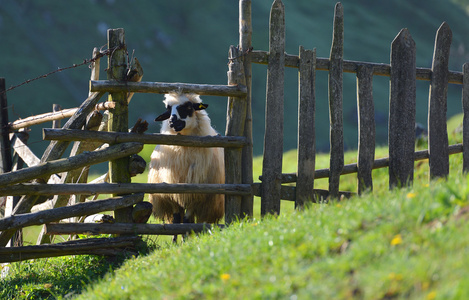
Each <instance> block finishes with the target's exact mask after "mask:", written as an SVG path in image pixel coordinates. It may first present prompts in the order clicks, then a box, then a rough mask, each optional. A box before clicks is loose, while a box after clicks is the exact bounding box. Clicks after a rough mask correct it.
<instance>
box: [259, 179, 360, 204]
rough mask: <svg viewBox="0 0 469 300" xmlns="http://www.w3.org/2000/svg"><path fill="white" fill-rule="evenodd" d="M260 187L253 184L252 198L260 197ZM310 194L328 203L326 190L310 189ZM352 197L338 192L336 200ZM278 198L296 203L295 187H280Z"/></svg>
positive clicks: (349, 193)
mask: <svg viewBox="0 0 469 300" xmlns="http://www.w3.org/2000/svg"><path fill="white" fill-rule="evenodd" d="M261 185H262V183H259V182H255V183H253V185H252V190H253V194H254V196H259V197H260V196H261ZM310 193H311V194H314V198H315V199H316V200H317V201H318V202H319V203H324V202H327V201H328V199H327V198H329V191H328V190H322V189H311V192H310ZM354 195H356V193H352V192H341V191H339V198H338V200H341V199H342V198H350V197H352V196H354ZM280 197H281V199H282V200H287V201H296V187H294V186H286V185H282V188H281V190H280Z"/></svg>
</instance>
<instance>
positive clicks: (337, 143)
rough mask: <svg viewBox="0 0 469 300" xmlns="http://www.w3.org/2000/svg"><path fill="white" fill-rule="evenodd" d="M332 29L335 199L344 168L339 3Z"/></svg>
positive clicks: (332, 178) (332, 183)
mask: <svg viewBox="0 0 469 300" xmlns="http://www.w3.org/2000/svg"><path fill="white" fill-rule="evenodd" d="M333 26H334V29H333V37H332V46H331V52H330V57H329V60H330V65H329V122H330V170H331V172H330V176H329V193H330V196H331V197H332V198H337V197H338V193H339V182H340V173H341V172H342V168H343V167H344V128H343V108H342V106H343V104H342V101H343V91H342V88H343V56H344V10H343V7H342V4H341V3H340V2H339V3H337V4H336V6H335V12H334V25H333Z"/></svg>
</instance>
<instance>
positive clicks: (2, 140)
mask: <svg viewBox="0 0 469 300" xmlns="http://www.w3.org/2000/svg"><path fill="white" fill-rule="evenodd" d="M0 132H1V136H0V173H6V172H10V171H11V169H12V167H13V166H12V165H13V162H12V156H11V142H10V134H9V132H8V102H7V94H6V87H5V78H0Z"/></svg>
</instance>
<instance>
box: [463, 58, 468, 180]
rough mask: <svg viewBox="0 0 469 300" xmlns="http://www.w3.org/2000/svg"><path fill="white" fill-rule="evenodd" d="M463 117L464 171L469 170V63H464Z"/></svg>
mask: <svg viewBox="0 0 469 300" xmlns="http://www.w3.org/2000/svg"><path fill="white" fill-rule="evenodd" d="M462 108H463V112H464V117H463V141H462V144H463V171H464V172H466V173H467V172H468V171H469V63H465V64H464V65H463V86H462Z"/></svg>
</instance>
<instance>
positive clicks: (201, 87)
mask: <svg viewBox="0 0 469 300" xmlns="http://www.w3.org/2000/svg"><path fill="white" fill-rule="evenodd" d="M90 91H92V92H95V91H102V92H113V93H114V92H131V93H156V94H166V93H170V92H178V93H185V94H188V93H194V94H198V95H205V96H225V97H242V96H246V93H247V88H246V86H244V85H215V84H192V83H166V82H143V81H142V82H117V81H110V80H91V81H90Z"/></svg>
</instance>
